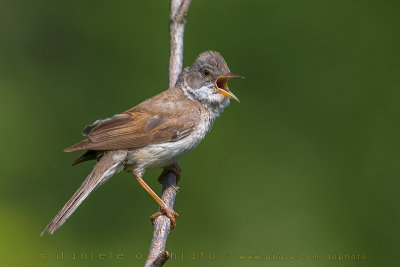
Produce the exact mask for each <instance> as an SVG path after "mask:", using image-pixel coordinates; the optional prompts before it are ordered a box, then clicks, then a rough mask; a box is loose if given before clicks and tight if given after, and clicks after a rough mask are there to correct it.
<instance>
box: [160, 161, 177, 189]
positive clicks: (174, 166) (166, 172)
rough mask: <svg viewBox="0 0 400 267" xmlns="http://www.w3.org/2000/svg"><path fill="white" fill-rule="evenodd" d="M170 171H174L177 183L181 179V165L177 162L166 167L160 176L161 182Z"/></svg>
mask: <svg viewBox="0 0 400 267" xmlns="http://www.w3.org/2000/svg"><path fill="white" fill-rule="evenodd" d="M169 172H172V173H174V174H175V176H176V182H177V183H178V181H179V180H180V179H181V168H180V167H179V165H178V163H176V162H175V163H173V164H171V165H169V166H167V167H164V169H163V171H162V173H161V174H160V176H159V177H158V182H159V183H160V184H162V183H163V179H164V176H165V175H167V174H168V173H169Z"/></svg>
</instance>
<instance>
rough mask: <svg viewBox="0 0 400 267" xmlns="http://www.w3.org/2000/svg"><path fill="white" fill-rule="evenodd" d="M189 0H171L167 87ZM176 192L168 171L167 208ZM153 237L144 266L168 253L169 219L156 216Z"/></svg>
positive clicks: (179, 59)
mask: <svg viewBox="0 0 400 267" xmlns="http://www.w3.org/2000/svg"><path fill="white" fill-rule="evenodd" d="M190 3H191V0H171V12H170V17H169V19H170V21H169V31H170V58H169V87H170V88H171V87H173V86H174V85H175V83H176V80H177V79H178V76H179V74H180V73H181V71H182V63H183V33H184V30H185V24H186V14H187V12H188V9H189V6H190ZM177 193H178V188H177V187H176V176H175V174H174V173H172V172H169V173H168V174H167V175H166V176H164V178H163V189H162V197H161V198H162V200H163V201H164V203H165V204H167V206H168V207H169V208H171V209H172V208H173V207H174V202H175V197H176V195H177ZM153 225H154V230H153V239H152V241H151V245H150V250H149V255H148V257H147V260H146V264H145V267H150V266H162V265H163V264H164V263H165V262H166V261H167V260H168V259H169V257H170V256H169V254H168V252H167V251H165V246H166V243H167V238H168V235H169V232H170V229H171V221H170V220H169V218H168V217H166V216H158V217H157V218H156V219H155V220H154V221H153Z"/></svg>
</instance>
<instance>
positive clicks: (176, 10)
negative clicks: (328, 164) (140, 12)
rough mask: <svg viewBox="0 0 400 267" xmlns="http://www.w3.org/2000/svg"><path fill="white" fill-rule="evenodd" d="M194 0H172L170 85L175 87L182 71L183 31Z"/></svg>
mask: <svg viewBox="0 0 400 267" xmlns="http://www.w3.org/2000/svg"><path fill="white" fill-rule="evenodd" d="M191 1H192V0H171V13H170V17H169V37H170V57H169V87H170V88H171V87H173V86H174V85H175V83H176V80H177V79H178V76H179V74H180V73H181V71H182V62H183V33H184V31H185V24H186V15H187V12H188V10H189V6H190V3H191Z"/></svg>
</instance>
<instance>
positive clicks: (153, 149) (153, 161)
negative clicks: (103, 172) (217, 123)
mask: <svg viewBox="0 0 400 267" xmlns="http://www.w3.org/2000/svg"><path fill="white" fill-rule="evenodd" d="M207 131H208V125H201V126H198V127H197V129H195V130H194V131H193V132H192V133H191V134H190V135H188V136H186V137H185V138H182V139H181V140H178V141H175V142H166V143H161V144H153V145H149V146H146V147H143V148H139V149H134V150H130V151H128V156H127V160H126V163H125V166H126V167H125V169H128V170H130V169H133V168H140V169H147V168H159V167H165V166H168V165H170V164H172V163H174V162H176V161H178V160H179V159H180V158H182V157H183V156H185V155H186V154H187V153H189V152H190V151H192V150H193V149H194V148H195V147H196V146H197V145H198V144H199V143H200V142H201V140H202V139H203V138H204V136H205V134H206V133H207Z"/></svg>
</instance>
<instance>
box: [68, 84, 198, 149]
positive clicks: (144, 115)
mask: <svg viewBox="0 0 400 267" xmlns="http://www.w3.org/2000/svg"><path fill="white" fill-rule="evenodd" d="M170 90H171V89H170ZM164 95H165V94H164ZM157 97H158V98H157ZM187 101H191V100H189V99H188V100H187ZM166 103H169V104H168V105H166ZM191 104H193V103H191ZM160 105H163V106H172V108H171V109H161V110H160ZM173 105H175V108H173ZM177 105H186V107H187V105H188V103H182V101H181V102H179V101H176V100H175V99H171V97H170V96H168V97H167V98H166V97H164V98H163V93H161V94H159V95H157V96H156V97H154V98H151V99H149V100H147V101H145V102H143V103H142V104H139V105H138V106H136V107H134V108H132V109H130V110H127V111H125V112H124V113H121V114H117V115H115V116H113V117H111V118H108V119H105V120H98V121H96V122H94V123H93V124H92V125H89V126H86V127H85V128H84V130H83V132H82V134H83V135H85V136H87V137H88V139H86V140H83V141H81V142H80V143H78V144H76V145H73V146H71V147H69V148H67V149H66V150H65V151H67V152H70V151H77V150H114V149H129V148H139V147H143V146H146V145H149V144H157V143H164V142H170V141H177V140H179V139H181V138H184V137H186V136H188V135H189V134H190V133H191V132H192V130H193V129H194V127H195V126H196V124H197V122H198V121H199V116H200V111H201V110H200V108H196V105H195V108H193V110H190V112H187V111H188V110H187V109H179V108H176V106H177ZM156 111H157V112H156Z"/></svg>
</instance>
